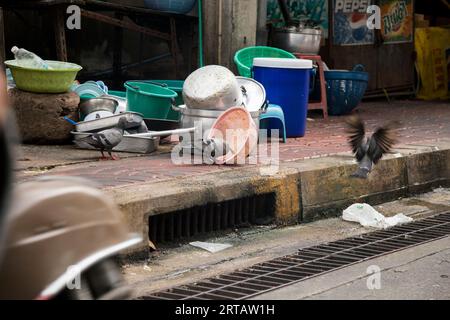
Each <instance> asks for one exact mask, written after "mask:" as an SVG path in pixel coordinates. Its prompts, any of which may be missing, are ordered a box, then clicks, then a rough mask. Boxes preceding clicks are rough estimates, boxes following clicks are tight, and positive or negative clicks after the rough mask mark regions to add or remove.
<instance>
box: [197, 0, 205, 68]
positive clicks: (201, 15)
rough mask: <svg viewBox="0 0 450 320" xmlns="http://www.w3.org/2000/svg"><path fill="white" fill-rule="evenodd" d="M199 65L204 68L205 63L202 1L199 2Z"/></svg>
mask: <svg viewBox="0 0 450 320" xmlns="http://www.w3.org/2000/svg"><path fill="white" fill-rule="evenodd" d="M198 64H199V66H200V68H201V67H203V66H204V62H203V9H202V0H198Z"/></svg>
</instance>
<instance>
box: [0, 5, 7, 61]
mask: <svg viewBox="0 0 450 320" xmlns="http://www.w3.org/2000/svg"><path fill="white" fill-rule="evenodd" d="M4 19H5V17H4V15H3V9H2V8H1V7H0V67H1V65H3V62H5V60H6V48H5V20H4Z"/></svg>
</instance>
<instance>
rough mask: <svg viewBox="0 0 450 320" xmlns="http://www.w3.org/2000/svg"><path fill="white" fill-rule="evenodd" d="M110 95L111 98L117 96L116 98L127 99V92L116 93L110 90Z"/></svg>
mask: <svg viewBox="0 0 450 320" xmlns="http://www.w3.org/2000/svg"><path fill="white" fill-rule="evenodd" d="M108 94H109V95H110V96H115V97H119V98H126V97H127V93H126V92H125V91H114V90H109V91H108Z"/></svg>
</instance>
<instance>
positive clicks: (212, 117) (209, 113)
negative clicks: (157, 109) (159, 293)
mask: <svg viewBox="0 0 450 320" xmlns="http://www.w3.org/2000/svg"><path fill="white" fill-rule="evenodd" d="M265 108H266V105H265V104H264V105H263V106H261V108H260V109H258V110H255V111H251V112H250V115H251V116H252V119H253V121H255V124H256V127H257V129H259V115H260V114H261V112H265ZM174 109H175V110H177V111H180V112H181V127H182V128H192V127H195V123H196V122H198V121H201V122H202V129H203V131H206V130H209V129H211V128H212V126H213V124H214V122H215V121H216V119H217V118H218V117H219V116H220V115H221V114H222V113H223V111H220V110H202V109H190V108H187V107H186V106H185V105H182V106H178V107H175V106H174Z"/></svg>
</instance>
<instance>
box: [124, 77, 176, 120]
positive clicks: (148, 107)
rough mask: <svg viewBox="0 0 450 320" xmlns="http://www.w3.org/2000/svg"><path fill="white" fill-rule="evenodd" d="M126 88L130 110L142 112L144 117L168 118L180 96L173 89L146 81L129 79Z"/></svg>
mask: <svg viewBox="0 0 450 320" xmlns="http://www.w3.org/2000/svg"><path fill="white" fill-rule="evenodd" d="M125 88H126V90H127V105H128V111H133V112H138V113H142V114H143V115H144V118H152V119H161V120H165V119H167V115H168V114H169V111H170V110H171V109H172V103H173V100H174V99H175V98H176V97H177V96H178V95H177V93H176V92H175V91H173V90H170V89H168V88H166V87H163V86H159V85H157V84H151V83H146V82H137V81H127V82H126V83H125Z"/></svg>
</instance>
